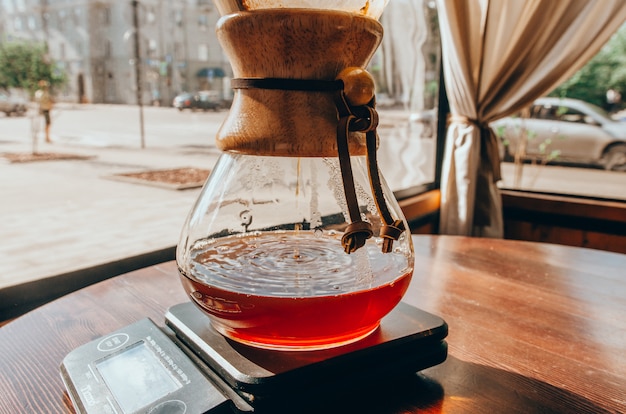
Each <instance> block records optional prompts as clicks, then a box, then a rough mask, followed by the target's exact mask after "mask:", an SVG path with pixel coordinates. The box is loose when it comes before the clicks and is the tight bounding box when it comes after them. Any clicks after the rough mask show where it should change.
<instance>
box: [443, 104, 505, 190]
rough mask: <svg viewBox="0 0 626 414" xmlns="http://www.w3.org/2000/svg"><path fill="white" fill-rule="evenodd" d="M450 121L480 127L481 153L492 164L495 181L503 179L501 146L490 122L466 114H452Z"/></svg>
mask: <svg viewBox="0 0 626 414" xmlns="http://www.w3.org/2000/svg"><path fill="white" fill-rule="evenodd" d="M450 122H455V123H459V124H472V125H474V126H476V127H477V128H479V129H480V155H481V158H485V159H486V160H487V162H488V163H489V165H491V172H492V174H493V181H494V182H498V181H500V180H501V179H502V174H501V171H500V148H499V147H498V137H496V134H495V133H494V132H493V130H492V129H491V127H490V126H489V124H487V123H484V122H481V121H479V120H477V119H473V118H470V117H468V116H465V115H450Z"/></svg>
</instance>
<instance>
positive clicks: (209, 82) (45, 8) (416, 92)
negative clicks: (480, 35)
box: [0, 0, 440, 110]
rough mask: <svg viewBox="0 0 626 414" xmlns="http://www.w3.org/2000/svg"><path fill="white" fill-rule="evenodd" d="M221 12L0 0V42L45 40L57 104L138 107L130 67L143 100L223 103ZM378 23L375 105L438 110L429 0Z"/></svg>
mask: <svg viewBox="0 0 626 414" xmlns="http://www.w3.org/2000/svg"><path fill="white" fill-rule="evenodd" d="M135 5H136V7H135ZM135 9H136V13H137V18H138V19H137V24H136V25H135V22H134V11H135ZM219 17H220V16H219V13H218V11H217V9H216V7H215V6H214V5H213V2H212V0H0V42H1V41H12V40H19V39H24V40H30V41H37V42H40V43H44V44H45V45H46V46H47V50H48V53H49V55H50V58H51V59H52V60H53V61H54V62H56V63H57V65H58V66H59V69H60V70H63V71H64V72H65V73H66V75H67V79H68V82H67V84H66V86H65V88H64V89H63V90H61V91H56V92H57V94H56V96H57V99H59V100H62V101H67V102H91V103H115V104H136V103H137V102H138V97H137V95H138V94H137V76H136V68H135V64H139V65H140V67H139V73H140V78H141V82H140V85H141V99H142V103H144V104H160V105H171V103H172V99H173V98H174V96H176V95H177V94H179V93H181V92H193V91H198V90H217V91H219V92H220V93H221V94H222V96H223V97H224V98H225V99H229V98H231V97H232V90H231V89H230V83H229V79H230V78H231V77H232V70H231V68H230V64H229V63H228V59H227V57H226V56H225V55H224V53H223V51H222V48H221V46H220V45H219V43H218V41H217V37H216V35H215V26H216V23H217V21H218V19H219ZM381 23H382V24H383V26H384V27H385V38H384V39H383V43H382V45H381V47H380V48H379V50H378V51H377V52H376V55H375V56H374V58H373V59H372V63H371V64H370V67H369V70H370V72H371V73H372V74H373V75H374V78H375V79H376V83H377V91H378V92H377V95H378V101H379V104H382V103H383V102H384V103H386V104H388V105H391V106H402V107H405V108H410V109H411V110H419V109H421V108H432V107H434V106H435V105H436V102H435V101H434V99H435V98H436V96H437V91H436V89H437V85H438V75H439V69H438V68H439V51H440V48H439V37H438V30H437V19H436V10H435V7H434V2H433V1H432V0H393V1H390V3H389V5H388V6H387V8H386V10H385V13H384V14H383V16H382V19H381ZM137 29H138V33H139V59H137V58H136V49H135V33H136V32H137ZM429 85H431V86H429ZM432 85H434V87H433V86H432Z"/></svg>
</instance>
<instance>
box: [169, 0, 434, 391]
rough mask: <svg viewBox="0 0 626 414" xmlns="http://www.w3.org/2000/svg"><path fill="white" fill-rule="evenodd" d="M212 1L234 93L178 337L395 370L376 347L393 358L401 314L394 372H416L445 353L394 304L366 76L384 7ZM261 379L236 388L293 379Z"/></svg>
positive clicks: (184, 262)
mask: <svg viewBox="0 0 626 414" xmlns="http://www.w3.org/2000/svg"><path fill="white" fill-rule="evenodd" d="M215 3H216V5H217V7H218V9H219V11H220V13H221V14H222V16H223V17H222V18H221V19H220V21H219V22H218V27H217V36H218V39H219V41H220V43H221V45H222V47H223V49H224V51H225V52H226V54H227V55H228V56H229V58H230V62H231V65H232V68H233V72H234V79H233V80H232V83H231V86H232V88H233V89H234V90H235V95H234V99H233V103H232V107H231V109H230V113H229V114H228V116H227V118H226V120H225V121H224V123H223V125H222V127H221V129H220V130H219V132H218V135H217V139H216V142H217V146H218V148H219V149H220V150H221V151H223V153H222V155H221V156H220V158H219V160H218V162H217V164H216V166H215V168H214V170H213V171H212V173H211V175H210V177H209V179H208V180H207V182H206V184H205V186H204V189H203V190H202V193H201V195H200V198H199V199H198V201H197V203H196V205H195V207H194V208H193V210H192V211H191V213H190V215H189V217H188V219H187V222H186V224H185V227H184V229H183V232H182V236H181V239H180V243H179V245H178V250H177V263H178V267H179V270H180V276H181V280H182V283H183V286H184V288H185V290H186V291H187V293H188V294H189V297H190V298H191V302H193V304H194V305H195V306H194V308H195V309H193V311H194V312H192V309H191V307H190V306H189V304H187V306H186V307H187V308H188V311H189V313H193V314H194V316H193V322H191V321H187V320H182V316H181V317H180V319H179V317H178V316H174V315H170V316H171V318H172V320H176V321H177V323H179V322H180V323H182V325H183V326H185V327H186V328H191V327H193V328H194V330H195V332H196V335H187V336H186V335H185V333H184V332H188V329H180V331H184V332H183V333H181V334H179V336H181V337H182V338H185V343H186V344H187V345H188V346H189V347H190V348H192V349H197V350H200V349H201V348H203V347H204V344H203V345H202V346H201V345H198V344H196V343H195V341H194V340H192V339H191V338H189V337H188V336H194V337H197V338H200V339H201V335H200V334H198V331H200V332H206V331H209V330H210V331H215V332H217V333H219V334H221V335H222V336H224V337H225V338H227V341H226V342H227V343H229V344H233V345H234V346H235V348H236V347H237V345H236V344H245V345H247V346H248V347H252V348H259V350H257V351H255V352H254V354H255V355H256V354H259V353H260V354H259V355H262V354H263V352H262V351H260V349H262V350H272V351H274V352H270V353H269V354H268V355H272V356H271V357H269V356H268V357H267V359H272V360H275V359H276V358H280V359H284V360H285V361H287V362H285V366H290V367H291V365H293V363H294V362H293V361H301V360H302V359H303V355H301V353H304V354H315V355H317V356H320V358H321V357H323V356H324V355H328V356H331V355H332V356H333V357H335V358H336V357H337V356H338V355H341V354H342V352H343V351H346V350H351V351H353V352H354V350H357V349H358V350H359V351H361V352H362V353H363V358H364V360H366V361H367V362H358V363H357V364H362V363H363V364H367V365H374V364H377V361H375V359H380V360H381V361H382V360H384V361H385V362H384V364H385V365H386V364H389V365H394V363H393V362H389V360H388V359H387V358H390V357H392V356H384V357H383V356H380V355H379V353H381V354H384V353H385V352H390V353H392V354H394V353H397V351H394V350H393V347H394V344H393V343H390V342H393V341H388V339H391V338H387V337H386V333H387V332H386V331H385V329H386V323H389V325H394V323H398V322H396V321H393V320H392V319H393V318H394V315H393V312H392V310H394V309H396V312H398V313H400V314H402V315H399V316H397V318H398V319H399V320H401V321H404V320H405V319H407V320H408V321H407V325H406V326H405V328H406V329H407V331H406V332H401V331H402V329H401V327H400V329H399V331H398V333H397V335H398V338H395V339H397V340H398V341H399V342H402V345H398V346H400V347H405V348H406V349H404V348H403V352H411V351H410V348H411V346H415V347H416V349H415V350H414V352H415V355H411V356H409V357H408V358H409V360H406V359H405V358H407V356H406V355H405V354H403V355H402V356H399V355H397V354H396V355H394V356H395V357H398V358H397V361H396V365H401V366H402V368H403V369H404V368H409V369H412V370H414V371H415V369H421V368H424V366H423V365H426V366H428V365H430V364H434V363H439V362H441V361H442V360H443V359H445V347H444V345H443V344H442V342H441V341H442V338H443V337H445V333H444V332H445V324H443V323H442V321H440V320H437V318H435V317H430V316H428V317H426V321H427V322H429V323H431V324H434V325H433V326H429V325H427V324H422V322H424V321H422V320H421V319H420V318H422V317H424V314H422V313H420V312H416V311H417V310H413V309H411V308H409V307H408V306H407V305H404V304H403V305H404V306H401V307H399V308H398V307H397V305H398V304H399V303H400V301H401V299H402V297H403V295H404V293H405V292H406V290H407V288H408V286H409V283H410V281H411V276H412V274H413V271H414V256H413V246H412V242H411V235H410V232H409V229H408V226H407V223H406V220H405V218H404V215H403V213H402V211H401V209H400V207H399V205H398V203H397V201H396V199H395V197H394V195H393V193H392V192H391V191H390V190H389V187H388V186H387V185H386V183H385V181H384V179H383V178H382V176H381V175H380V173H379V169H378V165H377V161H376V150H377V147H378V139H379V138H378V136H377V134H376V126H377V123H378V115H377V112H376V108H375V97H374V81H373V78H372V77H371V75H370V74H369V73H367V72H366V71H365V69H364V68H365V67H366V66H367V64H368V62H369V61H370V59H371V57H372V55H373V54H374V52H375V51H376V48H377V47H378V45H379V43H380V42H381V39H382V36H383V29H382V26H381V25H380V23H379V22H378V21H377V18H378V17H379V16H380V14H381V13H382V11H383V7H384V5H385V3H386V1H385V0H374V1H365V0H350V1H336V0H332V1H325V2H324V1H319V0H316V1H312V0H300V1H298V0H292V1H278V0H275V1H272V0H257V1H233V0H226V1H220V0H216V1H215ZM198 310H199V311H200V312H197V311H198ZM172 312H173V313H175V312H176V311H175V310H173V311H172ZM390 312H392V314H391V315H389V316H390V318H389V319H390V322H387V320H386V319H384V318H385V317H386V316H387V315H388V314H390ZM205 315H206V317H208V318H206V317H205ZM209 320H210V324H209V323H208V321H209ZM381 320H382V326H381ZM170 325H174V326H176V324H175V323H171V324H170ZM433 327H439V328H440V329H439V330H437V329H434V331H436V333H435V334H433V335H434V336H435V337H436V338H435V340H433V338H431V337H428V339H427V340H425V343H426V347H424V346H423V345H422V344H421V343H420V340H422V341H423V340H424V339H423V338H420V340H415V339H414V338H413V339H412V336H413V335H414V334H417V335H418V336H419V335H420V334H421V335H423V336H424V337H427V336H428V335H431V332H430V331H429V332H428V333H424V332H423V331H424V330H425V329H424V328H428V329H427V330H432V328H433ZM415 329H417V332H413V331H412V330H415ZM175 330H176V328H175ZM378 330H381V331H383V332H382V334H381V333H380V332H378V334H375V332H377V331H378ZM394 334H396V333H395V332H394ZM407 336H408V337H407ZM367 339H369V340H367ZM412 341H415V342H414V343H413V344H412V345H411V342H412ZM202 342H204V343H205V344H206V343H207V341H202ZM220 342H221V341H220ZM360 342H362V345H358V344H359V343H360ZM404 342H406V343H404ZM348 344H352V346H350V347H348V346H347V345H348ZM432 346H434V349H433V348H432ZM377 347H378V348H380V349H378V348H377ZM239 348H241V347H239ZM364 348H365V349H364ZM320 350H329V351H328V352H326V353H324V352H320ZM385 350H386V351H385ZM276 351H280V352H276ZM216 352H219V351H217V350H216ZM250 352H252V351H250ZM433 353H434V354H436V355H435V356H433V355H432V354H433ZM276 355H280V357H276ZM426 355H428V357H426V358H424V357H425V356H426ZM353 358H357V357H354V356H351V357H350V358H349V359H353ZM422 358H423V359H424V360H423V361H422ZM218 359H219V358H218ZM347 359H348V358H347ZM260 361H263V358H261V359H260ZM289 361H292V362H289ZM320 361H324V359H323V358H322V359H321V360H320ZM410 361H420V362H419V363H417V366H413V367H409V366H410V365H411V364H410ZM215 362H218V361H215ZM260 363H262V362H260ZM325 364H327V365H329V366H332V363H328V361H326V362H325ZM420 365H422V366H420ZM299 368H300V369H301V368H302V367H299ZM384 368H385V369H389V368H390V367H388V366H385V367H384ZM291 370H293V368H291ZM342 370H345V373H344V375H350V369H349V368H346V367H343V368H342ZM270 371H271V370H270ZM272 374H275V375H272ZM272 374H270V376H271V377H272V378H271V380H270V379H269V378H268V377H267V376H263V377H262V378H250V382H251V384H236V383H232V384H231V385H232V386H234V387H235V388H237V387H239V388H245V386H244V385H248V386H249V388H250V389H249V390H247V391H250V392H251V393H253V390H252V388H253V385H254V386H259V388H261V385H260V384H261V383H263V381H267V382H268V383H269V382H271V381H278V379H277V378H276V377H277V376H280V375H281V374H282V375H284V376H285V377H291V375H292V374H293V373H290V374H289V375H286V374H285V372H282V371H280V368H279V372H273V373H272ZM293 375H295V374H293ZM252 383H254V384H252ZM285 385H287V384H285ZM322 385H323V384H322ZM299 386H300V387H302V384H299ZM278 388H279V387H277V389H276V391H277V392H279V389H278Z"/></svg>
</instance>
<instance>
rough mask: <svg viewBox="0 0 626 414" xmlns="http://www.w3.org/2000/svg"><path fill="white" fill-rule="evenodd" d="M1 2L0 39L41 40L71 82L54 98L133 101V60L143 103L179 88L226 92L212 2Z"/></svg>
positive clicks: (166, 98)
mask: <svg viewBox="0 0 626 414" xmlns="http://www.w3.org/2000/svg"><path fill="white" fill-rule="evenodd" d="M0 4H1V8H2V10H1V15H0V18H1V20H2V23H0V29H1V30H2V32H3V33H2V36H1V39H2V41H13V40H28V41H36V42H40V43H44V44H45V45H46V47H47V50H48V53H49V55H50V57H51V59H52V60H53V61H54V62H56V64H57V65H58V67H59V69H60V70H63V71H64V72H65V73H66V75H67V79H68V82H67V84H66V86H65V88H64V89H63V90H61V91H57V98H58V99H59V100H62V101H68V102H92V103H116V104H132V103H137V78H136V71H135V64H139V65H140V78H141V90H142V103H144V104H150V103H154V104H163V105H169V104H170V103H171V101H172V99H173V98H174V96H176V95H177V94H178V93H180V92H184V91H195V90H203V89H212V90H219V91H220V92H223V91H226V88H227V85H226V83H227V82H224V76H225V75H226V74H228V73H229V72H230V65H229V64H228V61H227V59H226V57H225V56H224V54H223V52H222V49H221V47H220V46H219V44H218V42H217V39H216V36H215V25H216V22H217V20H218V19H219V14H218V12H217V10H216V9H215V7H214V6H213V3H212V2H211V1H210V0H139V1H136V2H133V1H132V0H128V1H116V0H2V3H0ZM135 5H136V8H135V7H134V6H135ZM135 9H136V13H137V25H136V26H135V24H134V22H135V21H134V13H135ZM137 29H138V30H137ZM137 32H138V33H139V59H136V49H135V34H136V33H137ZM225 93H226V94H228V93H229V92H228V91H227V92H225Z"/></svg>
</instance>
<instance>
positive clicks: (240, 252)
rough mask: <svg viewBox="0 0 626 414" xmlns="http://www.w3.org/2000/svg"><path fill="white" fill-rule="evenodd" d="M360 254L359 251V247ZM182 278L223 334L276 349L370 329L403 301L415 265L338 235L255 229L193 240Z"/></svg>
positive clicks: (317, 345) (330, 342)
mask: <svg viewBox="0 0 626 414" xmlns="http://www.w3.org/2000/svg"><path fill="white" fill-rule="evenodd" d="M359 252H360V253H359ZM191 260H192V266H191V269H192V271H191V274H185V273H184V272H182V271H181V280H182V282H183V285H184V286H185V289H186V290H187V292H188V293H189V294H190V296H191V298H192V300H193V301H194V302H195V303H196V304H197V305H198V306H199V307H200V308H201V309H202V310H203V311H204V312H206V313H207V314H208V315H209V316H210V317H211V320H212V323H213V326H214V327H215V328H216V329H217V330H218V331H219V332H221V333H222V334H224V335H226V336H228V337H230V338H232V339H235V340H238V341H240V342H244V343H248V344H252V345H256V346H261V347H266V348H274V349H321V348H326V347H330V346H337V345H340V344H342V343H349V342H352V341H354V340H357V339H360V338H362V337H364V336H366V335H368V334H369V333H371V332H373V331H374V330H375V329H376V328H377V327H378V324H379V322H380V319H381V318H382V317H383V316H385V315H386V314H387V313H389V312H390V311H391V310H392V309H393V308H394V307H395V306H396V305H397V304H398V302H400V300H401V299H402V296H403V295H404V293H405V292H406V289H407V288H408V285H409V282H410V279H411V275H412V271H413V269H412V263H409V260H408V259H407V256H406V255H404V254H400V253H387V254H384V255H383V254H381V253H380V250H379V246H377V245H376V243H373V242H372V243H371V246H368V247H367V248H363V249H360V250H359V251H357V252H355V253H353V254H351V255H347V254H345V253H344V252H343V250H342V247H341V244H340V243H339V242H338V240H336V238H335V237H316V236H315V235H314V234H313V233H304V234H300V233H294V232H284V233H282V234H280V235H277V234H276V233H258V234H255V235H247V236H245V237H241V236H232V237H227V238H222V239H217V240H216V241H214V242H207V241H203V242H202V243H197V248H194V249H192V252H191Z"/></svg>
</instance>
